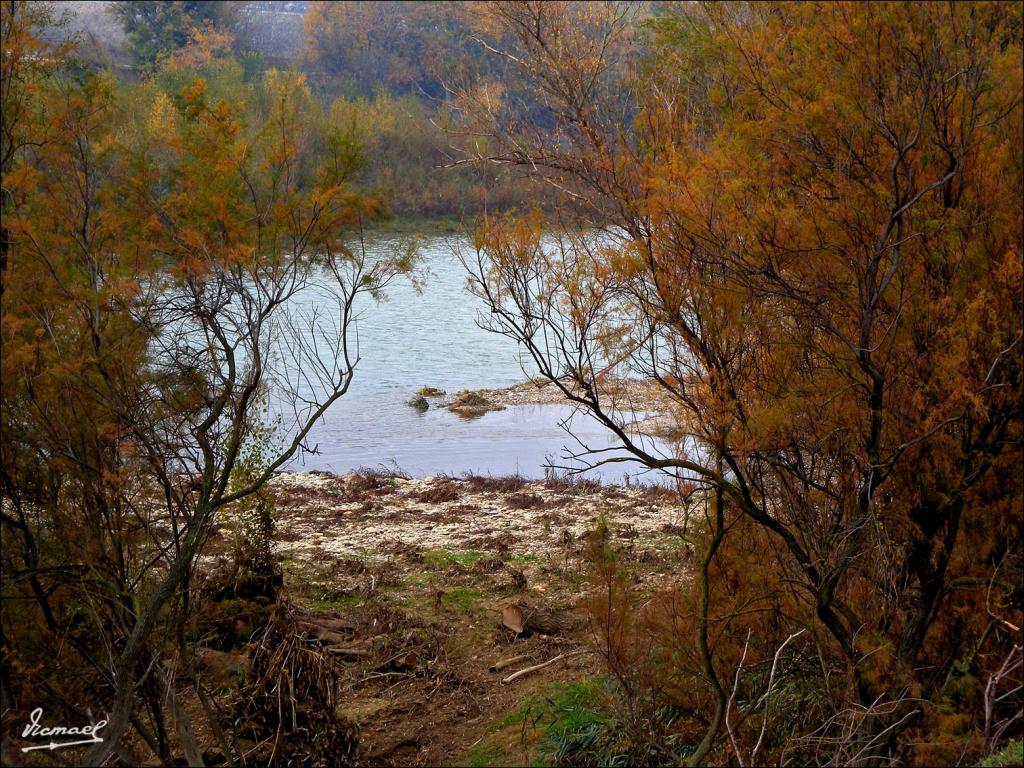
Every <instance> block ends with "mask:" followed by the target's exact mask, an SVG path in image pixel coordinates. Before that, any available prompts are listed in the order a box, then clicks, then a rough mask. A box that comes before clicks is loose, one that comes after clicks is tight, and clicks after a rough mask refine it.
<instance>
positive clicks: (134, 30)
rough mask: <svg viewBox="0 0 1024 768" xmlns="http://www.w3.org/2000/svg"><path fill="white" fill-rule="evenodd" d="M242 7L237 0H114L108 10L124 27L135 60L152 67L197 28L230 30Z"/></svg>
mask: <svg viewBox="0 0 1024 768" xmlns="http://www.w3.org/2000/svg"><path fill="white" fill-rule="evenodd" d="M240 6H241V4H240V3H238V2H236V1H235V0H225V1H224V2H211V1H210V0H141V1H140V2H134V1H131V2H114V3H111V4H110V10H109V13H112V14H113V15H114V17H115V18H116V19H117V20H118V21H119V22H120V23H121V26H122V27H124V31H125V35H126V36H127V38H128V44H129V46H130V48H131V52H132V56H133V58H134V59H135V63H136V64H137V65H140V66H152V65H153V64H155V63H156V61H157V60H158V59H159V58H160V57H161V56H167V55H170V54H172V53H174V52H175V51H176V50H178V49H179V48H183V47H185V45H186V44H187V43H188V41H189V36H190V35H191V34H194V32H195V31H196V30H201V29H203V28H209V29H216V30H217V31H219V32H221V33H230V32H231V31H232V28H233V26H234V23H235V21H236V19H237V16H238V12H239V8H240Z"/></svg>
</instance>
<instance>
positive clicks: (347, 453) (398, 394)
mask: <svg viewBox="0 0 1024 768" xmlns="http://www.w3.org/2000/svg"><path fill="white" fill-rule="evenodd" d="M457 242H459V241H458V240H456V239H454V238H453V237H435V238H430V239H427V240H425V241H423V242H421V244H420V250H419V253H420V255H421V258H422V259H423V261H424V263H425V266H426V267H427V268H428V269H429V277H428V279H427V281H426V283H425V285H424V288H423V291H422V293H417V292H416V291H415V290H414V289H413V288H412V286H411V285H410V284H409V283H408V282H405V281H403V282H396V283H393V284H392V285H391V286H390V287H389V288H388V298H387V300H386V301H384V302H382V303H379V304H374V303H373V301H372V300H371V299H369V298H368V297H364V298H366V300H365V301H364V303H363V310H362V312H361V314H360V318H359V320H358V334H359V345H360V355H361V359H360V362H359V365H358V366H357V369H356V375H355V379H354V381H353V382H352V386H351V388H350V389H349V391H348V393H347V394H346V395H345V397H343V398H342V399H341V400H340V401H338V402H337V403H335V404H334V405H333V406H332V407H331V409H330V410H329V411H328V412H327V414H326V415H325V417H324V419H323V421H322V422H321V423H320V424H318V425H317V426H316V427H315V428H314V430H313V432H312V433H311V436H310V439H309V441H308V442H309V444H310V445H317V446H318V450H319V453H318V454H317V455H307V456H305V457H304V459H303V460H302V461H301V462H295V463H293V464H292V466H291V467H290V468H291V469H303V468H305V469H325V470H329V471H332V472H336V473H339V474H343V473H345V472H347V471H349V470H352V469H357V468H360V467H376V466H378V465H389V466H395V465H397V467H399V468H400V469H402V470H403V471H405V472H407V473H409V474H410V475H412V476H414V477H424V476H428V475H437V474H441V473H448V474H454V475H459V474H462V473H466V472H473V473H478V474H484V475H487V474H491V475H502V474H508V473H515V472H518V473H521V474H522V475H524V476H526V477H531V478H536V477H542V476H543V474H544V466H545V463H546V462H548V461H550V460H554V461H555V463H558V464H565V463H566V462H564V461H562V460H561V459H560V457H561V456H562V455H563V454H564V447H565V446H567V445H573V444H574V441H573V440H572V438H571V437H569V436H568V435H567V434H566V433H565V431H564V430H563V429H562V428H561V427H560V426H559V423H560V422H561V421H563V420H565V419H567V418H571V420H572V421H571V424H572V429H573V432H574V433H575V434H577V435H579V436H580V437H581V438H582V439H583V440H584V441H585V442H587V444H588V445H591V446H592V447H599V448H604V447H608V446H610V445H612V444H613V443H612V440H611V438H610V436H609V433H608V432H607V431H606V430H605V429H604V428H603V427H602V426H601V425H600V424H598V423H597V422H595V421H594V420H593V419H591V418H590V417H588V416H586V415H585V414H583V413H577V414H575V415H574V414H573V410H572V409H571V408H569V407H568V406H560V405H539V406H519V407H512V408H508V409H506V410H504V411H495V412H491V413H487V414H485V415H484V416H482V417H480V418H477V419H473V420H466V419H463V418H461V417H459V416H456V415H455V414H453V413H451V412H449V411H448V410H445V409H441V408H437V409H435V408H433V407H432V408H431V409H430V410H428V411H426V412H419V411H417V410H415V409H413V408H411V407H410V406H409V405H408V404H407V403H408V401H409V399H410V398H411V397H412V396H413V393H414V392H415V390H417V389H419V388H420V387H423V386H431V387H439V388H441V389H444V390H446V391H447V392H448V393H455V392H457V391H459V390H463V389H481V388H494V387H506V386H509V385H512V384H516V383H518V382H521V381H523V380H524V379H525V378H526V377H527V376H531V375H534V374H536V372H537V371H536V368H535V367H534V366H533V363H532V361H531V360H528V359H527V356H526V353H525V352H524V353H522V354H520V350H519V349H518V348H517V345H516V343H515V342H514V341H513V340H511V339H508V338H506V337H504V336H501V335H498V334H494V333H490V332H488V331H484V330H482V329H481V328H479V327H478V326H477V324H476V320H477V318H478V316H479V312H480V306H481V305H480V303H479V301H478V300H477V299H475V298H474V297H473V296H471V295H470V294H469V293H468V292H467V291H466V272H465V269H464V267H463V266H462V264H460V263H459V261H458V259H457V257H456V256H455V254H454V251H453V246H454V245H456V244H457ZM371 247H372V248H375V249H380V250H383V249H387V248H394V247H397V243H396V242H395V241H394V240H389V239H381V240H378V241H377V242H375V243H374V245H373V246H371ZM640 470H641V467H640V465H639V464H636V463H630V464H614V465H612V466H611V467H608V468H603V469H599V470H591V471H590V472H589V473H588V476H591V477H601V479H603V480H604V481H605V482H613V483H621V482H622V480H623V474H624V473H625V472H629V474H630V475H635V474H636V473H637V472H638V471H640ZM645 479H646V480H648V481H653V480H654V479H655V478H654V475H652V474H648V475H646V476H645Z"/></svg>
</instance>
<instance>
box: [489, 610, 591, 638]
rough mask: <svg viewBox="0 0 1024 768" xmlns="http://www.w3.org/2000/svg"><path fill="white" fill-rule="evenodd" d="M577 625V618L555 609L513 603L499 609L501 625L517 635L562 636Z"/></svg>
mask: <svg viewBox="0 0 1024 768" xmlns="http://www.w3.org/2000/svg"><path fill="white" fill-rule="evenodd" d="M578 623H579V617H577V616H574V615H573V614H571V613H569V612H568V611H560V610H557V609H555V608H544V607H539V606H531V605H528V604H527V603H513V604H511V605H506V606H505V607H504V608H502V609H501V624H502V626H504V627H506V628H507V629H510V630H512V631H513V632H515V633H516V634H517V635H533V634H535V635H563V634H566V633H567V632H569V631H571V630H572V629H573V628H574V627H575V626H576V625H577V624H578Z"/></svg>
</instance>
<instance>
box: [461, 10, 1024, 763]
mask: <svg viewBox="0 0 1024 768" xmlns="http://www.w3.org/2000/svg"><path fill="white" fill-rule="evenodd" d="M629 12H630V11H629V9H628V7H624V6H622V5H621V4H608V5H600V4H587V5H580V4H574V3H550V4H549V3H500V4H495V5H494V6H489V7H487V8H484V9H483V10H482V14H483V19H482V21H481V22H480V24H479V29H480V37H481V41H482V43H483V45H485V46H486V47H487V48H488V49H490V50H492V51H493V52H494V54H495V55H497V56H500V57H502V58H503V59H504V61H505V62H506V63H507V65H508V67H509V70H510V72H514V73H515V74H514V77H513V76H511V75H510V76H509V80H513V79H514V80H515V81H516V82H517V83H518V86H519V87H522V84H523V83H524V82H525V83H528V84H532V87H533V90H534V92H535V93H536V94H538V98H539V100H540V102H541V104H542V106H543V109H544V111H545V115H546V118H547V119H546V122H538V121H528V120H525V119H524V118H523V116H522V114H521V113H520V112H517V106H518V105H517V102H516V100H515V99H511V98H507V97H506V90H505V85H506V83H505V82H497V83H496V82H489V81H487V80H486V79H481V80H480V81H479V82H477V83H475V84H473V87H467V88H466V89H465V90H464V92H463V93H462V94H460V99H459V100H458V101H457V102H456V105H455V106H456V108H457V109H462V110H463V114H464V116H465V125H466V126H467V127H468V129H469V130H470V131H471V132H472V133H473V134H474V135H485V136H486V137H487V138H488V140H489V141H491V142H492V145H491V146H492V147H496V149H493V150H491V151H489V152H487V153H482V152H479V151H477V150H476V149H475V148H474V146H473V144H472V143H469V142H466V143H465V144H464V150H465V152H466V158H467V161H471V162H490V163H505V164H516V165H522V166H527V167H530V168H534V169H536V172H537V173H538V175H540V176H542V177H543V178H545V179H546V180H547V181H548V182H550V183H551V184H552V185H553V186H555V187H557V188H559V189H561V190H563V191H564V192H565V193H566V197H567V200H568V201H569V205H568V206H567V208H566V210H567V212H570V213H572V214H573V218H571V219H570V217H568V216H567V217H566V218H565V220H564V221H562V222H560V223H561V224H563V225H564V226H565V228H566V230H567V231H565V232H564V233H563V234H561V235H559V236H558V237H557V238H556V237H555V236H554V233H553V232H552V227H553V223H552V222H545V221H543V220H540V219H537V218H531V219H525V220H524V219H520V220H518V221H513V220H510V219H501V220H492V221H490V222H487V223H485V226H484V227H483V228H482V229H481V231H480V233H479V234H478V235H477V238H476V242H475V243H474V245H475V253H473V254H470V255H468V256H467V258H466V261H467V263H468V265H469V266H470V269H471V271H472V272H473V277H474V280H473V282H474V286H475V290H476V291H477V293H478V294H479V295H480V296H481V297H482V298H483V299H484V300H485V301H486V302H487V303H488V304H489V305H490V308H491V314H490V316H489V317H490V320H491V322H492V327H493V329H494V330H496V331H498V332H501V333H505V334H508V335H510V336H512V337H514V338H516V339H517V340H518V341H520V342H521V343H523V344H524V345H525V346H526V348H527V349H528V350H529V351H530V352H531V353H532V355H533V357H534V359H535V361H536V362H537V364H538V366H539V368H540V370H541V372H542V373H543V375H544V376H546V377H547V378H548V379H550V380H551V381H552V382H554V384H555V385H557V386H558V387H559V388H561V389H562V391H563V393H564V394H565V396H566V397H567V398H568V399H569V400H570V401H572V402H575V403H576V404H578V405H580V406H581V407H583V408H585V409H587V410H589V411H590V412H591V413H592V414H594V415H595V416H596V417H597V418H598V419H599V420H601V421H602V422H603V423H604V424H605V425H606V426H607V427H608V428H609V429H611V430H612V431H613V432H614V433H615V434H617V435H618V437H619V438H620V441H621V443H622V445H623V446H624V447H625V448H626V449H627V450H628V451H629V452H630V453H631V454H632V456H633V457H634V458H635V459H638V460H640V461H641V462H643V463H645V464H646V465H648V466H649V467H653V468H661V469H665V470H667V471H670V472H673V473H676V474H678V475H681V476H684V477H685V478H686V479H687V480H688V481H689V482H693V483H696V484H697V485H699V486H703V487H705V488H706V489H707V492H708V494H709V498H711V499H713V500H714V503H713V504H712V505H711V507H712V509H715V510H716V511H714V512H713V513H710V514H709V515H708V518H707V520H706V525H705V534H706V539H705V543H704V547H705V554H706V558H705V563H704V567H703V571H702V573H703V576H704V579H703V580H702V581H703V583H704V584H705V587H704V596H703V598H701V596H700V595H696V598H697V599H696V601H695V602H696V604H697V605H699V606H700V609H699V610H698V611H697V613H696V615H695V618H696V624H695V625H691V629H692V630H693V632H694V633H695V634H694V637H696V638H698V639H700V642H698V646H697V647H695V651H694V652H695V654H696V656H695V657H694V658H695V659H697V661H696V662H695V664H696V667H695V669H696V670H697V674H699V675H700V676H702V677H703V684H704V685H705V686H707V687H708V688H709V689H710V690H711V692H712V695H711V697H710V702H711V703H710V704H709V705H708V706H710V707H711V710H710V711H709V712H706V713H705V714H704V715H702V718H703V719H704V722H705V724H707V723H710V725H709V726H708V727H706V728H705V730H704V733H703V734H702V736H700V737H697V738H696V740H695V742H694V744H695V749H694V751H692V752H690V753H689V759H690V760H691V762H694V763H700V762H702V761H704V760H706V759H707V758H708V755H709V754H710V751H711V750H712V749H713V748H715V747H714V745H715V744H716V743H717V744H719V745H720V746H721V745H722V744H724V743H725V739H726V737H727V736H728V738H729V739H730V744H731V747H730V748H731V750H732V751H733V752H734V753H735V754H736V755H738V756H740V759H745V755H747V754H749V750H750V749H751V748H752V747H754V746H755V744H756V745H757V746H759V747H760V746H761V745H762V741H761V740H760V739H758V727H760V726H759V722H758V721H759V718H763V717H767V715H764V716H759V715H756V714H755V713H754V712H753V711H752V710H750V708H749V707H748V708H747V709H746V710H743V711H742V712H740V715H741V719H742V720H743V721H744V723H745V726H744V727H746V728H752V729H753V730H752V731H750V732H748V735H749V736H750V741H749V743H747V744H746V745H745V746H744V744H743V743H742V742H743V738H742V734H741V738H740V739H739V741H738V742H737V740H736V739H735V738H734V737H735V734H734V732H733V729H732V726H731V725H730V713H734V714H732V715H731V717H732V718H733V721H732V722H733V723H735V722H736V718H737V714H735V713H736V712H737V711H738V710H737V707H736V703H735V698H736V695H738V694H737V686H736V685H730V683H731V681H732V680H733V676H734V674H735V676H736V677H735V679H736V680H737V681H739V680H740V675H739V672H738V671H735V670H736V669H737V664H740V653H739V651H738V648H737V645H736V644H737V642H738V643H739V648H742V647H744V643H743V636H744V632H743V631H742V629H743V623H742V621H737V620H736V617H737V614H736V613H735V611H736V607H735V601H730V600H726V601H725V602H724V603H723V598H722V596H721V585H717V584H714V583H711V584H708V583H707V582H708V580H709V579H711V580H713V579H714V578H715V576H714V573H715V568H716V567H718V566H716V562H720V563H724V560H722V558H727V557H728V558H734V557H735V556H736V551H737V550H740V551H741V550H743V549H744V548H745V547H746V543H744V542H743V541H740V540H738V539H736V538H735V537H736V536H737V535H739V533H738V532H739V531H747V533H746V534H744V535H745V536H746V537H747V539H746V540H747V541H748V542H749V541H750V540H751V539H750V537H753V539H752V540H754V541H756V542H758V546H759V547H761V548H762V552H761V553H760V555H759V556H760V557H763V558H767V560H768V562H770V563H771V564H772V568H771V571H772V576H771V579H770V580H769V581H774V582H775V584H776V585H785V590H783V591H782V592H784V593H785V594H784V595H783V594H782V592H779V597H778V598H777V599H776V598H772V599H771V600H768V601H765V600H760V602H761V603H762V604H763V610H766V611H769V612H770V613H771V615H772V616H774V617H775V619H773V620H778V622H779V625H780V626H779V627H778V628H777V630H773V631H772V632H768V631H767V629H766V628H767V627H768V626H769V625H768V624H764V623H762V624H761V625H760V626H757V627H751V629H752V637H751V638H750V644H751V646H750V654H749V655H747V653H746V652H745V651H744V654H743V655H744V656H745V657H746V661H745V663H746V664H747V665H748V667H749V665H750V664H751V663H752V661H756V663H759V664H762V665H764V664H768V663H770V662H771V660H772V658H773V655H774V654H776V653H777V652H778V651H779V649H780V648H781V646H782V645H783V644H784V642H785V640H786V638H787V637H789V636H791V635H792V634H794V633H797V632H800V631H801V630H804V632H805V634H804V635H803V639H804V640H805V641H808V642H812V644H814V645H816V647H817V649H818V652H819V654H820V656H821V659H822V662H823V663H822V665H821V667H822V668H827V667H830V666H831V665H832V664H833V663H838V664H839V666H840V668H842V669H843V670H844V674H846V675H848V677H849V681H850V689H851V690H852V691H853V696H852V698H847V697H845V696H843V695H835V693H834V692H833V695H834V697H835V699H834V701H833V702H832V705H831V708H830V709H829V710H828V712H829V714H828V716H827V717H825V716H823V718H822V719H823V721H824V725H822V727H821V729H820V730H818V731H817V732H807V733H804V734H791V736H792V737H794V738H796V737H799V736H803V737H805V739H804V741H803V742H801V743H803V744H804V745H805V746H809V745H817V746H816V747H815V748H823V747H822V745H831V746H829V747H828V748H829V749H831V750H832V752H831V754H832V755H833V758H834V759H838V760H840V761H850V760H852V761H870V760H872V759H879V758H881V757H893V756H895V755H898V754H903V755H904V756H911V757H913V759H917V760H920V761H922V762H927V761H929V760H936V759H940V760H941V759H949V757H950V755H952V754H954V751H956V753H957V754H959V750H962V749H964V748H967V749H973V750H982V749H987V748H990V747H992V746H993V744H994V742H993V738H992V737H993V731H992V729H991V727H990V723H989V720H990V719H991V718H985V722H984V723H983V722H982V719H983V718H982V717H981V715H980V714H978V713H980V712H981V711H982V709H983V707H982V699H983V697H984V695H987V694H983V692H982V690H981V686H980V685H976V684H975V683H972V682H970V681H977V680H992V679H994V676H995V675H996V674H997V670H998V669H999V668H1000V666H1001V665H1002V664H1003V663H1004V661H1005V660H1007V659H1010V658H1012V656H1013V654H1014V653H1019V649H1017V650H1015V649H1016V647H1017V646H1019V645H1020V644H1021V639H1020V626H1021V607H1022V606H1021V595H1020V590H1019V586H1018V585H1019V582H1020V579H1021V575H1022V561H1021V555H1020V545H1021V541H1022V536H1021V518H1020V505H1021V498H1022V497H1021V478H1020V473H1019V466H1020V461H1021V443H1020V440H1021V415H1022V412H1021V387H1022V378H1021V356H1022V336H1021V334H1022V322H1021V315H1022V311H1024V303H1022V265H1021V262H1022V255H1024V245H1022V217H1024V213H1022V208H1021V195H1020V191H1021V187H1022V179H1024V176H1022V166H1024V158H1022V128H1021V126H1022V67H1021V53H1022V47H1021V43H1022V40H1021V33H1022V23H1021V22H1022V20H1021V14H1020V6H1019V5H1012V4H1005V3H971V4H949V5H947V4H944V5H938V4H902V3H884V4H868V3H834V4H825V5H821V4H816V3H799V4H774V3H752V4H747V3H725V4H709V5H702V6H697V7H694V6H692V5H690V4H680V5H679V6H673V7H668V8H663V9H661V13H660V14H659V15H658V16H657V17H655V18H654V19H651V20H648V21H647V23H646V25H645V26H646V27H647V31H648V32H649V35H648V36H647V37H646V38H640V37H639V36H638V35H637V33H636V27H635V25H633V26H631V25H628V24H625V23H624V22H623V19H625V18H626V17H627V16H628V14H629ZM638 47H643V49H644V54H643V56H635V53H634V52H635V51H636V50H637V49H638ZM623 60H625V61H631V60H632V61H633V62H634V65H633V66H632V72H631V73H630V72H629V71H627V70H625V69H624V68H623V67H622V66H615V67H613V66H610V65H609V62H610V61H623ZM565 221H571V222H572V223H571V224H568V225H566V224H565ZM593 228H597V229H598V230H600V231H601V233H600V234H595V233H594V229H593ZM606 372H613V373H615V372H617V373H620V374H629V375H642V376H646V377H650V378H652V379H654V380H655V381H657V383H658V384H659V385H660V387H661V388H662V389H663V391H664V392H665V394H667V395H668V396H669V397H670V398H671V400H672V406H671V414H672V416H673V417H674V419H675V422H676V431H677V433H678V435H680V438H679V439H678V441H677V442H676V444H675V446H674V450H672V451H663V450H659V448H658V446H657V445H656V444H655V443H653V442H652V441H651V440H650V439H649V436H645V435H643V434H640V435H637V434H636V432H635V431H634V430H632V429H631V428H630V427H629V425H628V422H629V421H630V413H629V411H630V408H629V407H628V406H629V405H630V404H626V403H623V402H619V401H616V400H615V399H614V398H613V397H612V396H610V395H608V394H606V392H605V390H604V388H603V387H602V377H603V375H604V374H605V373H606ZM585 457H586V458H589V459H590V460H591V461H592V462H593V463H603V462H606V461H618V460H621V459H618V458H616V459H609V458H605V457H604V456H602V454H601V453H600V452H597V453H585ZM751 526H752V527H751ZM730 552H732V554H730ZM736 575H737V578H738V579H739V580H740V582H739V583H740V586H742V581H743V580H744V578H745V575H744V572H743V569H739V571H738V572H737V574H736ZM758 578H759V579H760V578H762V577H761V576H759V577H758ZM753 581H754V580H753V579H751V583H750V584H748V585H747V589H748V590H752V589H753V586H752V583H753ZM779 589H780V587H779V586H776V587H772V588H771V589H769V590H768V592H767V593H766V594H772V593H773V592H778V591H779ZM716 593H717V594H718V597H716ZM755 602H757V601H755ZM709 606H710V608H709ZM716 606H717V607H716ZM712 625H714V626H719V627H722V626H731V627H732V628H733V629H732V630H730V632H731V634H732V638H733V640H732V644H731V645H730V644H728V643H722V644H717V643H708V642H707V641H706V633H707V632H708V631H709V627H711V626H712ZM762 630H763V631H762ZM715 631H716V632H718V636H719V637H722V636H723V633H725V634H728V633H726V632H725V630H724V629H722V630H721V631H719V630H715ZM671 634H672V633H668V635H671ZM759 635H760V637H759ZM663 636H666V635H663ZM701 638H703V639H701ZM791 647H795V646H791ZM729 648H732V649H733V650H729ZM957 681H959V682H957ZM1009 687H1010V688H1011V689H1012V688H1013V686H1012V685H1010V686H1009ZM766 691H767V692H766ZM771 692H772V688H771V686H770V685H769V686H768V688H767V689H766V688H765V687H764V686H763V685H762V687H761V689H760V692H759V693H757V695H756V696H754V700H759V697H761V698H763V697H765V696H767V695H768V694H770V693H771ZM1018 693H1019V691H1018ZM1013 701H1016V702H1017V704H1016V705H1014V706H1017V705H1019V697H1018V698H1016V699H1013ZM989 703H991V701H990V702H989ZM951 708H952V709H953V710H954V711H956V712H957V716H956V717H953V718H947V717H945V716H944V715H943V714H941V713H942V712H945V711H949V709H951ZM1011 709H1012V707H1011ZM766 711H767V708H766ZM1011 716H1012V712H1011V713H1010V715H1008V716H1007V719H1006V720H1005V722H1007V723H1008V722H1009V721H1010V719H1011ZM819 724H820V723H819ZM755 726H756V727H755ZM1015 727H1017V728H1019V723H1018V725H1017V726H1015ZM908 729H917V736H915V737H912V738H911V737H905V734H906V733H907V732H908ZM921 733H927V734H929V736H928V737H921ZM1009 733H1010V732H1009V731H1003V733H1002V736H1003V737H1004V738H1005V737H1006V736H1007V735H1008V734H1009ZM901 736H903V737H904V738H901ZM929 738H931V739H932V740H934V742H935V744H934V745H933V746H932V747H929V746H922V743H924V742H927V741H928V740H929ZM698 742H699V743H698ZM912 742H920V743H919V744H918V746H917V747H910V746H909V744H911V743H912ZM837 745H838V746H837ZM776 747H777V748H781V747H780V746H779V745H776ZM723 748H724V747H723ZM914 749H916V750H917V751H916V752H913V750H914ZM901 750H903V751H902V752H901ZM907 750H909V751H907ZM929 750H932V751H929ZM755 751H756V750H755ZM763 754H764V753H762V755H763ZM819 757H820V755H819Z"/></svg>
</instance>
